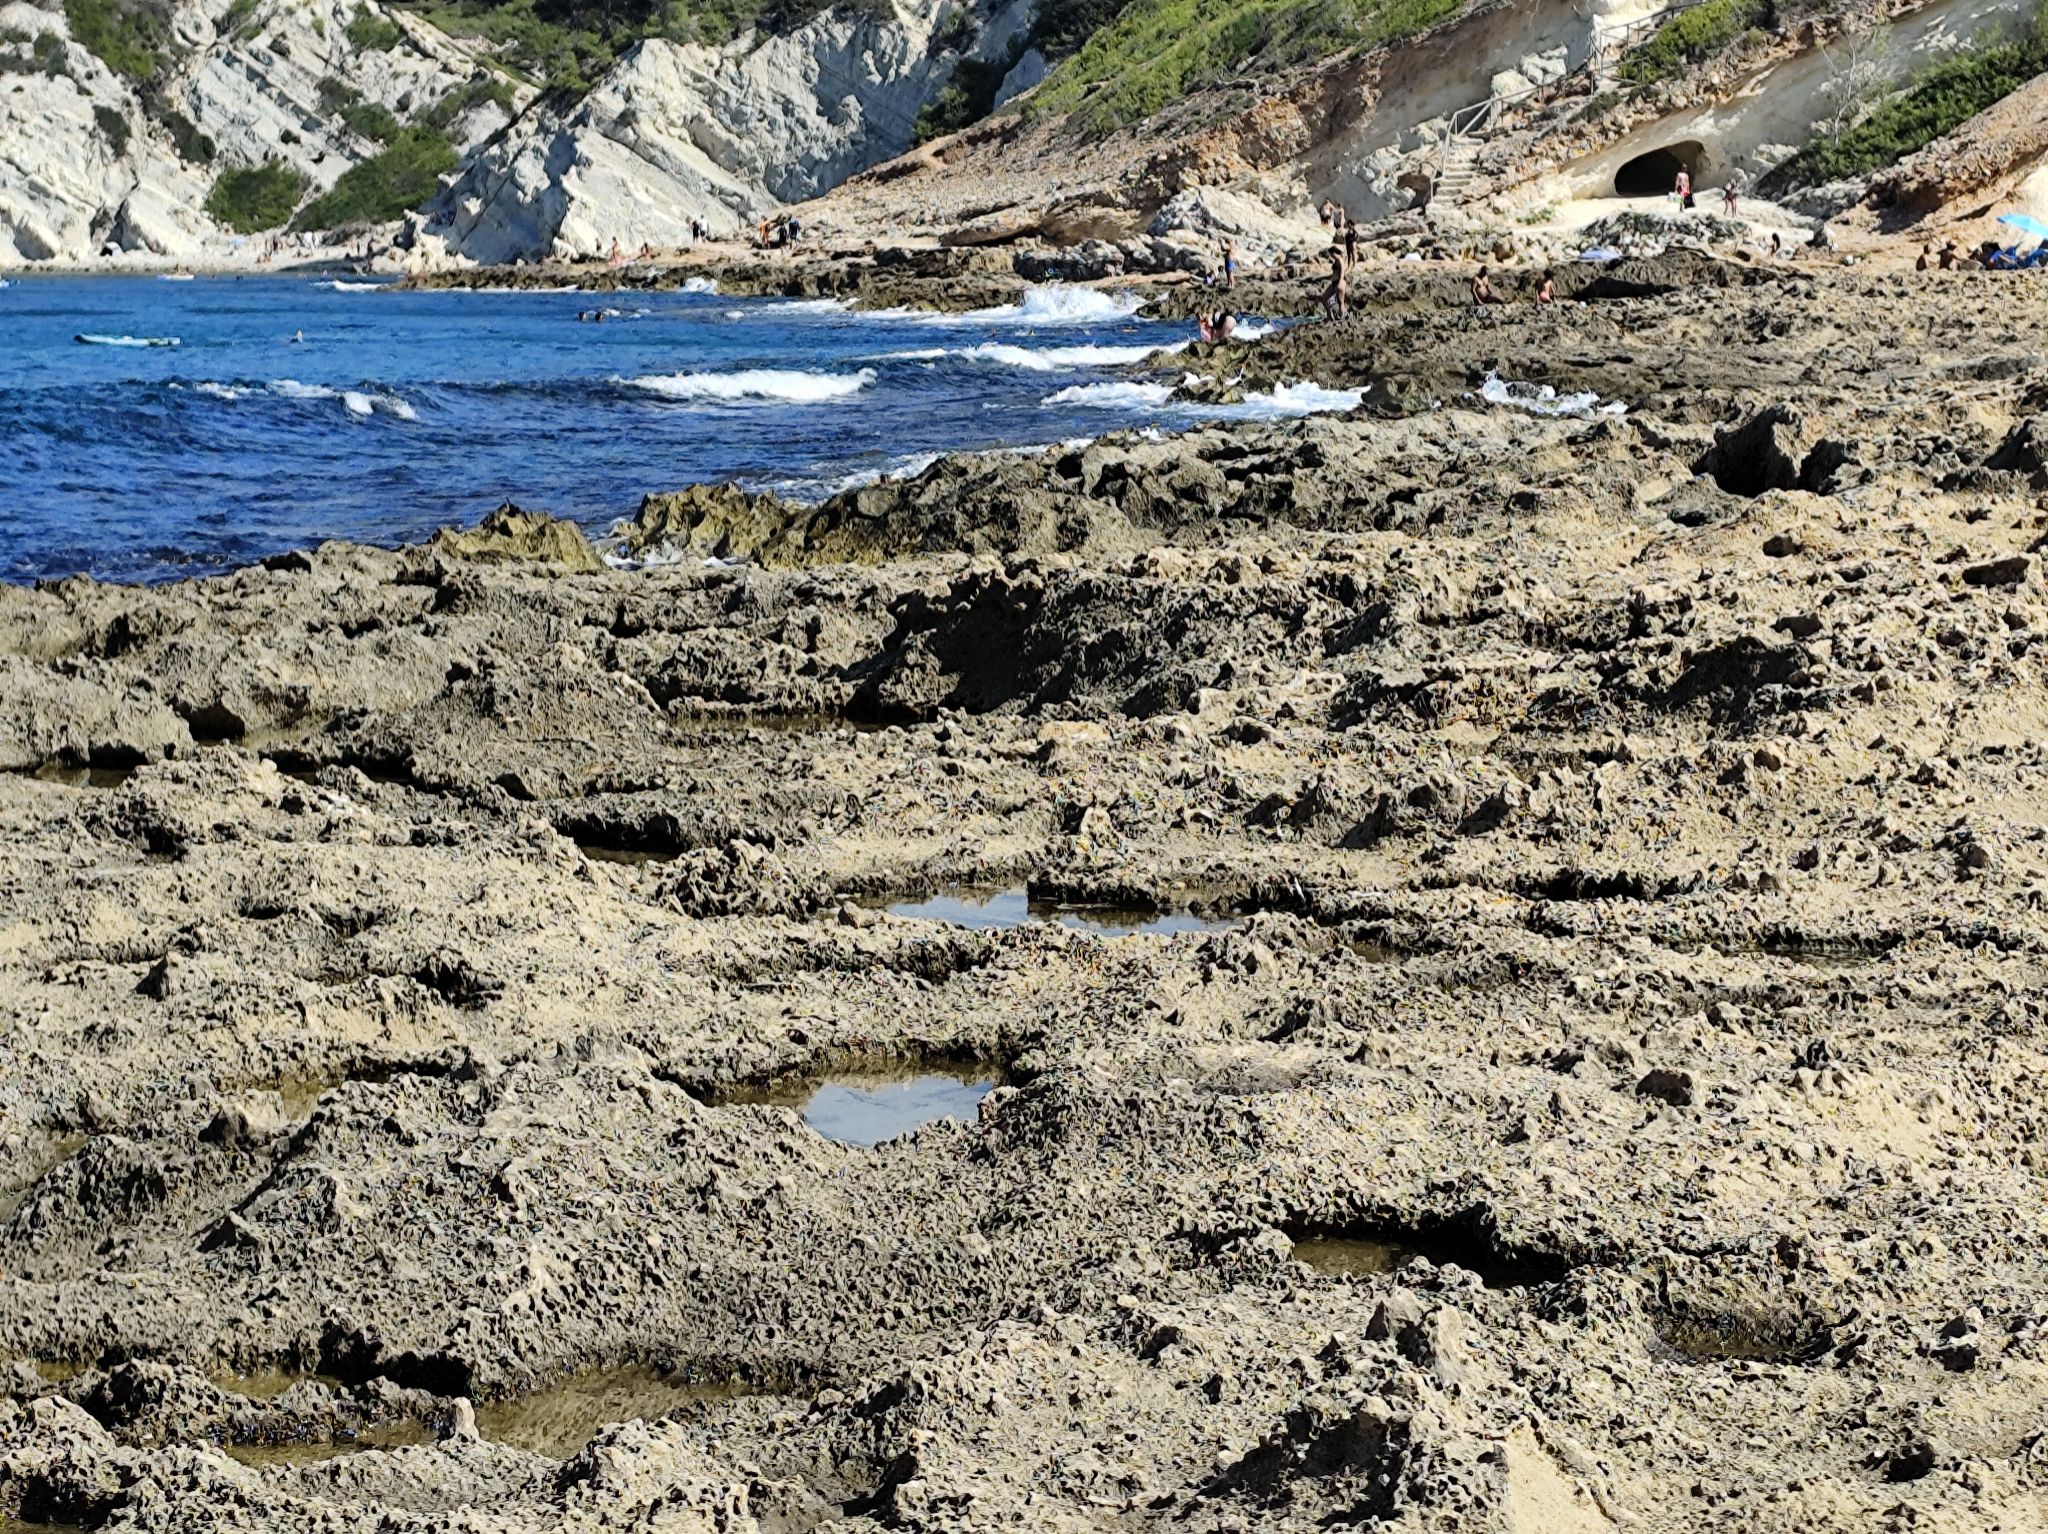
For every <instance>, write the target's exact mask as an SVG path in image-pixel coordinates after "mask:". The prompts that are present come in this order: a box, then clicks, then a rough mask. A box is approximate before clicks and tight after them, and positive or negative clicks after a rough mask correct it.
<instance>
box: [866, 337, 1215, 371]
mask: <svg viewBox="0 0 2048 1534" xmlns="http://www.w3.org/2000/svg"><path fill="white" fill-rule="evenodd" d="M1187 344H1188V343H1187V342H1185V341H1174V342H1170V343H1168V344H1167V345H1164V346H1048V347H1043V348H1039V347H1030V346H1012V345H1009V344H1007V343H1005V342H1001V341H989V342H985V343H983V344H982V345H980V346H963V347H944V346H934V347H925V348H922V349H920V350H917V351H907V352H890V353H889V354H888V355H889V356H890V357H891V358H901V359H903V360H906V361H915V360H926V361H935V360H937V359H938V358H941V357H959V358H962V359H963V360H966V361H969V362H1000V363H1003V364H1005V365H1006V366H1009V367H1014V368H1029V369H1030V370H1031V371H1032V372H1034V373H1055V372H1058V371H1059V370H1060V369H1062V368H1096V367H1116V366H1119V365H1120V364H1123V363H1129V362H1142V361H1144V360H1145V358H1147V357H1150V356H1153V355H1154V354H1158V355H1164V356H1170V355H1172V354H1173V353H1175V352H1179V351H1185V350H1186V349H1187Z"/></svg>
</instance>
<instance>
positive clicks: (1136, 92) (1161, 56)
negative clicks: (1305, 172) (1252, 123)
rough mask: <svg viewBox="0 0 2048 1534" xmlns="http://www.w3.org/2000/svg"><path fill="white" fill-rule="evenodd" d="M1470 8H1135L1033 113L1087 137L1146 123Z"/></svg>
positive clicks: (1291, 2) (1267, 0)
mask: <svg viewBox="0 0 2048 1534" xmlns="http://www.w3.org/2000/svg"><path fill="white" fill-rule="evenodd" d="M1464 4H1465V0H1133V3H1132V4H1130V5H1127V6H1125V7H1124V8H1123V9H1122V10H1121V12H1120V13H1118V14H1116V15H1115V17H1114V18H1113V19H1112V20H1110V21H1109V22H1108V23H1107V24H1106V25H1103V26H1100V27H1099V28H1098V29H1097V30H1096V31H1095V32H1094V33H1093V34H1092V35H1091V36H1090V37H1089V38H1088V40H1087V41H1086V42H1084V43H1083V44H1082V45H1081V46H1080V48H1079V49H1077V50H1076V51H1075V53H1074V54H1073V55H1072V56H1071V57H1070V58H1068V59H1066V60H1064V61H1063V62H1062V63H1061V64H1060V65H1059V66H1058V67H1057V68H1056V69H1054V71H1053V73H1052V75H1051V76H1050V77H1049V78H1048V79H1047V80H1046V82H1045V85H1044V86H1043V88H1041V89H1040V91H1039V92H1038V94H1037V95H1036V96H1035V97H1034V98H1033V99H1032V110H1033V111H1034V112H1071V113H1073V123H1074V126H1075V127H1076V128H1078V129H1079V130H1080V131H1081V132H1082V133H1084V134H1090V135H1095V134H1101V133H1107V132H1109V131H1111V130H1112V129H1115V128H1120V127H1123V126H1125V125H1126V124H1129V123H1134V122H1140V121H1142V120H1143V119H1145V118H1147V117H1149V116H1151V115H1152V114H1153V113H1155V112H1157V111H1159V110H1161V109H1162V108H1164V107H1167V106H1170V105H1172V104H1173V103H1174V102H1175V101H1178V100H1179V99H1180V98H1181V97H1182V96H1185V95H1187V94H1188V93H1189V92H1191V91H1195V90H1198V89H1200V88H1201V87H1203V86H1206V85H1214V84H1216V83H1218V82H1220V81H1222V80H1225V79H1227V78H1229V77H1230V76H1231V75H1234V74H1240V73H1245V72H1248V71H1251V70H1255V69H1268V70H1270V69H1279V68H1284V67H1286V66H1288V65H1290V64H1298V63H1302V62H1304V61H1306V60H1310V59H1315V58H1320V57H1322V56H1324V55H1326V54H1330V53H1335V52H1337V51H1338V50H1339V49H1342V48H1350V47H1358V48H1370V47H1377V46H1379V45H1381V44H1384V43H1390V42H1396V41H1399V40H1400V39H1401V38H1404V37H1409V36H1412V35H1414V34H1415V33H1417V32H1420V31H1422V30H1423V29H1424V28H1425V27H1428V26H1431V25H1433V24H1434V23H1436V22H1439V21H1442V20H1443V19H1444V18H1445V17H1447V16H1451V15H1453V14H1455V13H1456V12H1457V11H1459V10H1460V9H1462V8H1463V6H1464Z"/></svg>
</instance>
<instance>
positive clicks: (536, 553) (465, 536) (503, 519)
mask: <svg viewBox="0 0 2048 1534" xmlns="http://www.w3.org/2000/svg"><path fill="white" fill-rule="evenodd" d="M426 547H427V551H428V552H429V553H432V554H438V555H441V556H443V557H445V558H449V559H474V560H482V561H485V562H487V563H492V564H504V563H512V562H520V561H532V562H537V563H542V564H554V565H561V566H562V567H563V568H565V569H568V570H602V569H603V568H604V567H605V565H604V561H603V560H602V559H600V558H598V557H597V550H595V549H593V548H592V547H591V546H590V540H589V539H588V538H586V537H584V536H583V529H582V528H580V527H578V526H577V525H576V524H575V523H574V522H571V521H568V520H566V519H565V518H561V517H551V516H548V515H546V514H545V513H544V512H538V511H522V510H520V509H519V508H518V507H517V506H514V505H513V504H512V503H511V502H510V501H507V502H506V503H505V504H504V505H503V506H500V507H499V508H498V509H497V510H496V511H494V512H492V513H491V514H490V515H489V516H487V517H485V518H484V519H483V521H481V522H479V523H478V524H477V525H476V526H475V527H473V528H469V529H467V530H463V531H458V530H456V529H454V528H448V527H444V528H442V529H441V531H439V532H438V533H436V534H434V536H433V537H432V538H431V539H429V540H428V542H427V545H426Z"/></svg>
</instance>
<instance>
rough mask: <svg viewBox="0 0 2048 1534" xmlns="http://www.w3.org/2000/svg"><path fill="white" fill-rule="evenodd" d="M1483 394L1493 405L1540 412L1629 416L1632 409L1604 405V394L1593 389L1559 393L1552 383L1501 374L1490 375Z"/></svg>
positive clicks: (1483, 384)
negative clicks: (1507, 376) (1602, 402)
mask: <svg viewBox="0 0 2048 1534" xmlns="http://www.w3.org/2000/svg"><path fill="white" fill-rule="evenodd" d="M1479 397H1480V398H1481V399H1483V400H1485V401H1486V402H1487V403H1488V404H1489V405H1513V406H1514V407H1515V408H1516V409H1518V410H1527V411H1530V412H1532V413H1533V414H1536V415H1625V414H1627V412H1628V406H1626V405H1624V404H1622V403H1621V401H1619V400H1614V401H1611V402H1610V403H1608V404H1605V405H1603V404H1601V403H1600V396H1599V395H1597V394H1595V393H1594V392H1593V391H1592V390H1591V389H1582V390H1580V391H1579V392H1578V393H1576V394H1559V393H1558V392H1557V390H1555V389H1553V388H1552V387H1551V386H1550V385H1549V384H1531V383H1523V382H1521V381H1520V380H1518V379H1512V378H1502V377H1501V376H1500V374H1498V373H1488V374H1487V375H1486V381H1485V382H1484V383H1482V384H1481V385H1480V386H1479Z"/></svg>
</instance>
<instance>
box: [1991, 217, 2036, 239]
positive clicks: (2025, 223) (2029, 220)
mask: <svg viewBox="0 0 2048 1534" xmlns="http://www.w3.org/2000/svg"><path fill="white" fill-rule="evenodd" d="M1998 221H1999V222H2000V223H2001V224H2011V225H2012V226H2013V228H2015V229H2023V230H2025V231H2026V232H2027V233H2028V234H2031V235H2032V236H2034V238H2035V239H2037V240H2048V224H2044V223H2042V222H2041V221H2040V220H2039V219H2038V218H2036V217H2034V215H2033V214H2031V213H2001V214H1999V215H1998Z"/></svg>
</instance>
